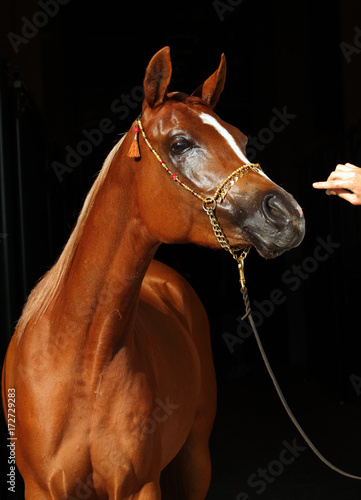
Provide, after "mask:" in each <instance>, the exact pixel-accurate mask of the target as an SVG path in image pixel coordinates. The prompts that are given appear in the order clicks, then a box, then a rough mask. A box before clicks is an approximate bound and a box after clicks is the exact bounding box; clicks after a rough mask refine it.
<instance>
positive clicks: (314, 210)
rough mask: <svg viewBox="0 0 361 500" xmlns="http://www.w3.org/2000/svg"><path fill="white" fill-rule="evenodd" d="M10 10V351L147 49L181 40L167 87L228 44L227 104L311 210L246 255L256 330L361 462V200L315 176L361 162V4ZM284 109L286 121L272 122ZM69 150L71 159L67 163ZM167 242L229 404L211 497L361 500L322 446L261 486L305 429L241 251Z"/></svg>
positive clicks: (223, 104) (132, 99)
mask: <svg viewBox="0 0 361 500" xmlns="http://www.w3.org/2000/svg"><path fill="white" fill-rule="evenodd" d="M1 9H2V11H3V12H2V15H1V20H0V23H1V24H0V29H1V32H0V37H1V40H0V50H1V52H0V56H1V57H2V60H1V95H0V104H1V128H0V133H1V138H0V140H1V157H0V162H1V182H2V184H1V196H2V199H1V209H2V214H1V224H2V226H1V228H0V255H1V276H0V279H1V337H0V342H1V357H3V355H4V353H5V349H6V346H7V344H8V341H9V338H10V336H11V333H12V330H13V326H14V323H15V321H16V318H17V317H18V315H19V313H20V311H21V307H22V304H23V302H24V300H25V297H26V295H27V294H28V293H29V291H30V290H31V288H32V287H33V286H34V284H35V282H36V281H37V279H38V278H39V277H40V276H41V275H42V274H43V273H44V272H45V270H46V269H47V268H48V267H49V266H51V264H52V263H53V262H54V260H55V259H56V257H57V255H58V254H59V252H60V251H61V248H62V246H63V245H64V243H65V241H66V240H67V238H68V236H69V234H70V230H71V228H72V226H73V224H74V223H75V220H76V216H77V214H78V212H79V209H80V207H81V204H82V202H83V200H84V197H85V195H86V193H87V191H88V190H89V188H90V186H91V184H92V182H93V181H94V178H95V175H96V173H97V172H98V171H99V169H100V167H101V164H102V161H103V160H104V158H105V156H106V154H107V152H108V151H109V150H110V148H111V147H112V145H113V144H114V142H115V141H116V140H117V138H118V137H119V133H121V132H124V131H126V130H128V128H129V126H130V124H131V123H132V121H133V120H134V118H135V117H136V116H137V114H138V111H139V109H140V102H141V84H142V80H143V76H144V70H145V67H146V65H147V63H148V61H149V59H150V58H151V56H152V55H153V54H154V53H155V52H156V51H157V50H159V49H160V48H161V47H163V46H165V45H169V46H170V48H171V55H172V62H173V79H172V82H171V90H182V91H185V92H189V93H190V92H192V91H193V90H194V89H195V88H196V87H197V86H198V85H199V84H200V83H201V82H202V81H203V80H204V79H205V78H207V77H208V76H209V75H210V74H211V73H212V72H213V71H214V70H215V69H216V68H217V66H218V64H219V58H220V55H221V53H222V52H225V54H226V57H227V66H228V74H227V82H226V87H225V90H224V93H223V95H222V98H221V100H220V102H219V105H218V106H217V112H218V114H219V115H220V116H221V117H222V118H223V119H225V120H226V121H229V122H231V123H232V124H234V125H236V126H237V127H238V128H240V129H241V130H242V131H243V132H244V133H245V134H247V135H248V136H249V151H248V152H249V157H250V159H252V160H253V159H254V160H256V161H258V162H259V163H261V165H262V166H263V168H264V170H265V171H266V172H267V174H268V175H269V176H270V177H271V178H272V179H273V180H275V181H276V182H277V183H279V184H281V185H282V186H283V187H285V189H287V190H288V191H290V192H292V193H293V194H294V195H295V197H296V198H297V199H298V201H299V202H300V204H301V206H302V207H303V210H304V212H305V216H306V221H307V232H306V237H305V239H304V241H303V243H302V244H301V246H300V247H299V248H297V249H295V250H293V251H291V252H289V253H288V254H286V255H284V256H282V257H280V258H278V259H276V260H274V261H263V260H262V259H261V258H260V257H259V256H258V255H257V254H256V252H252V253H251V255H250V256H249V257H248V258H247V261H246V277H247V284H248V287H249V292H250V297H251V303H252V304H253V309H254V310H255V311H256V313H258V315H257V318H258V322H259V324H260V332H261V335H262V338H263V339H264V342H265V347H266V350H267V352H268V354H269V357H270V360H271V362H272V364H273V366H274V369H275V371H276V373H277V375H278V376H279V378H280V381H281V384H282V385H283V387H284V390H285V393H286V395H287V397H288V398H289V399H290V401H291V404H292V406H293V408H294V409H295V411H296V413H298V415H299V416H300V420H301V421H302V422H303V423H304V424H305V427H306V428H307V430H309V432H310V434H311V435H312V437H313V438H314V439H315V441H316V442H317V443H318V444H319V445H320V447H322V448H323V449H325V451H326V452H327V453H328V454H329V455H330V457H331V459H332V460H333V461H335V462H337V464H338V465H340V466H343V467H348V468H349V469H351V472H354V473H357V472H359V473H360V474H361V459H360V453H361V444H360V431H359V417H360V416H361V412H360V407H359V396H360V393H361V389H360V387H359V385H360V380H361V379H360V377H361V363H360V355H359V352H360V350H359V333H360V332H359V314H358V312H359V302H360V297H361V295H360V291H359V286H358V285H359V283H360V278H361V264H360V259H359V254H360V250H361V227H360V225H361V219H360V208H359V207H353V206H351V205H349V204H348V203H347V202H345V201H343V200H340V199H335V198H334V197H326V196H325V194H324V193H321V192H318V191H317V192H316V191H315V190H313V188H312V186H311V184H312V182H313V181H315V180H322V179H324V178H326V177H327V175H328V173H329V172H330V171H331V170H332V169H333V168H334V167H335V166H336V164H337V163H339V162H341V163H345V162H346V161H350V162H353V163H355V164H358V165H360V166H361V148H360V145H361V126H360V124H361V122H360V118H361V98H360V88H361V34H360V33H361V7H360V5H359V2H357V1H351V0H347V1H342V0H339V1H336V0H332V1H329V2H311V1H305V0H304V1H300V0H296V1H294V2H287V1H284V0H276V1H274V2H261V1H257V0H243V1H240V0H228V1H227V0H224V1H221V0H219V1H213V2H212V1H208V2H205V1H203V2H202V1H200V2H197V3H195V2H188V1H185V2H182V3H181V4H172V5H165V4H161V3H159V2H153V3H150V2H149V3H139V2H138V3H136V2H133V3H128V4H120V3H116V2H111V1H106V0H105V1H103V2H102V3H101V4H100V3H92V4H90V3H89V2H84V1H83V0H79V1H76V0H69V1H67V2H65V1H64V0H63V1H62V2H60V1H58V2H56V1H55V0H53V1H49V2H46V0H45V2H41V1H40V2H34V1H30V2H29V1H27V2H25V0H23V1H18V2H16V3H15V2H12V1H10V0H7V1H5V2H3V4H2V7H1ZM44 12H45V14H44ZM277 115H278V116H279V115H282V116H283V125H284V126H283V127H280V126H278V127H277V128H275V126H274V124H275V120H274V119H273V118H274V117H275V116H277ZM104 120H107V121H104ZM105 123H106V124H107V126H105ZM279 123H280V120H279V121H278V122H277V124H279ZM95 130H97V131H98V133H95V132H94V131H95ZM99 130H101V132H102V133H101V134H100V133H99ZM90 136H91V137H93V142H94V143H93V144H91V141H89V137H90ZM95 137H96V139H95ZM86 140H87V141H88V146H86V145H85V142H84V141H86ZM80 144H83V147H82V148H81V147H80ZM89 144H90V145H89ZM77 148H78V155H75V154H74V153H73V151H74V150H77ZM79 148H80V150H81V153H80V154H79ZM69 153H70V156H68V163H69V162H70V163H69V164H71V167H72V168H71V169H69V168H67V170H68V171H63V170H61V167H59V165H60V164H62V165H66V159H67V155H69ZM54 162H57V163H54ZM54 165H55V167H54ZM56 165H57V166H56ZM67 167H69V165H67ZM157 258H159V259H161V260H163V261H164V262H167V263H169V264H170V265H171V266H173V267H175V268H176V269H177V270H178V271H180V272H181V273H182V274H183V275H184V276H186V277H187V279H188V280H189V281H190V282H191V284H192V285H193V286H194V288H195V289H196V291H197V292H198V294H199V295H200V296H201V298H202V300H203V302H204V304H205V306H206V309H207V311H208V314H209V317H210V322H211V329H212V343H213V350H214V357H215V363H216V369H217V377H218V385H219V411H218V416H217V420H216V424H215V429H214V433H213V437H212V441H211V449H212V457H213V464H214V472H213V482H212V486H211V490H210V493H209V498H211V499H216V498H217V499H218V498H222V499H223V498H225V499H226V498H227V499H228V498H229V499H236V500H243V499H246V498H247V496H248V498H257V497H258V496H259V495H262V498H264V499H267V498H269V499H273V498H275V499H276V498H290V499H291V498H292V499H303V498H318V499H323V498H325V499H326V498H327V499H330V498H338V499H339V498H343V499H348V498H349V499H355V500H356V498H359V495H360V492H361V487H360V486H359V485H358V483H356V482H352V481H350V480H347V479H343V478H339V477H337V476H336V475H335V474H334V473H332V472H328V471H327V470H325V468H324V466H322V465H320V464H319V463H318V462H317V460H316V459H315V458H313V456H312V455H311V452H310V451H307V452H305V453H303V452H302V453H301V454H300V457H299V458H298V457H297V460H295V463H294V464H292V465H289V466H286V465H284V464H282V467H283V469H282V471H281V473H280V470H277V472H276V469H272V467H271V469H272V471H273V472H274V474H273V475H272V473H269V474H270V480H269V481H267V480H264V481H265V484H266V486H267V487H266V488H265V490H264V491H260V490H261V489H262V488H261V487H260V488H256V487H255V486H254V484H253V483H252V481H251V480H250V479H249V478H250V477H251V476H252V474H254V473H256V474H258V470H259V468H262V467H264V468H267V467H268V466H269V464H271V463H272V461H275V460H276V459H278V457H279V455H280V451H281V450H282V449H283V448H284V446H285V445H284V442H285V441H287V442H288V443H292V441H293V440H294V439H296V438H297V443H298V444H299V445H300V446H301V443H302V445H303V442H302V439H301V438H300V437H297V433H296V431H295V430H294V429H293V427H292V426H291V424H289V423H288V421H287V418H286V417H285V415H284V412H283V410H282V409H281V408H280V406H279V404H278V402H277V399H276V397H275V395H274V393H273V390H272V388H271V386H270V383H269V381H268V379H267V375H266V374H265V370H264V368H263V366H262V363H261V361H260V357H259V354H258V353H257V350H256V347H255V344H254V340H253V339H252V338H247V339H243V340H244V341H242V338H241V337H240V335H242V330H241V326H240V323H239V320H238V318H239V316H240V315H242V314H243V306H242V304H241V299H240V295H239V292H238V285H237V271H236V269H235V265H234V262H232V259H231V258H228V256H227V255H226V254H223V253H222V252H213V251H209V250H207V249H202V248H198V247H193V246H174V247H166V246H163V247H161V249H160V250H159V252H158V254H157ZM276 290H279V292H277V291H276ZM276 297H282V300H277V299H276ZM243 335H244V336H245V337H248V335H247V332H246V334H245V333H244V331H243ZM7 457H8V449H7V447H6V437H5V428H4V440H3V441H2V446H1V451H0V460H1V478H0V484H1V487H2V490H1V493H2V495H1V498H3V495H4V498H7V497H6V494H8V496H9V498H15V496H17V497H18V498H22V492H21V480H20V478H17V493H16V494H15V496H14V494H13V493H10V492H8V491H7V485H6V484H5V483H6V471H7V468H8V466H7ZM3 464H4V465H3ZM4 471H5V472H4ZM333 495H334V496H333Z"/></svg>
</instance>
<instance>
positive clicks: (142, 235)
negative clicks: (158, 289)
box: [53, 141, 159, 350]
mask: <svg viewBox="0 0 361 500" xmlns="http://www.w3.org/2000/svg"><path fill="white" fill-rule="evenodd" d="M125 142H126V141H125ZM124 150H125V151H126V147H122V148H121V150H120V151H119V153H118V154H117V156H116V159H115V160H113V162H112V165H111V167H110V169H109V172H108V174H107V177H106V178H105V180H104V182H103V184H102V186H101V188H100V189H99V192H98V193H97V196H96V199H95V201H94V204H93V206H92V208H91V210H90V212H89V215H88V217H87V220H86V223H85V225H84V228H83V232H82V236H81V239H80V241H79V245H78V247H77V249H76V252H75V255H74V259H73V262H72V264H71V268H70V270H69V274H68V277H67V279H66V280H65V283H64V287H63V289H62V292H61V296H60V297H59V298H58V300H57V303H56V308H54V309H53V313H55V315H56V318H57V320H59V322H60V323H61V322H64V321H66V323H67V324H66V325H63V326H64V327H65V328H67V329H69V328H70V330H71V329H72V328H73V329H74V328H75V329H76V336H77V337H78V338H79V339H82V342H84V341H86V343H87V344H88V345H90V346H92V349H95V350H96V346H97V345H98V344H99V343H101V344H102V349H103V347H104V345H105V344H106V345H108V346H109V348H110V349H112V348H114V346H115V344H119V343H124V342H131V336H132V332H133V326H134V320H135V314H136V310H137V305H138V299H139V293H140V288H141V284H142V280H143V278H144V275H145V273H146V271H147V268H148V266H149V264H150V262H151V260H152V258H153V256H154V253H155V250H156V248H157V246H158V244H159V243H158V242H156V241H155V240H154V239H152V238H151V237H150V235H149V233H148V232H147V230H146V228H145V225H144V224H143V223H142V220H141V217H140V215H139V214H138V210H137V204H136V196H134V195H133V196H132V184H131V183H132V178H131V177H132V175H133V174H132V170H134V166H133V165H132V164H131V162H133V161H134V160H131V159H129V158H127V157H126V156H125V154H122V151H124ZM131 167H133V169H132V168H131ZM57 324H58V321H57ZM69 325H70V326H69ZM104 339H106V341H105V340H104Z"/></svg>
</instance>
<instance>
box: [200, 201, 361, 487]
mask: <svg viewBox="0 0 361 500" xmlns="http://www.w3.org/2000/svg"><path fill="white" fill-rule="evenodd" d="M215 205H216V204H212V205H207V203H205V202H203V208H204V210H205V211H206V213H207V215H208V217H209V220H210V222H211V225H212V229H213V231H214V234H215V236H216V238H217V240H218V242H219V244H220V245H221V247H222V248H224V249H225V250H227V251H228V252H229V253H230V254H231V255H232V257H233V258H234V259H235V260H236V261H237V263H238V271H239V282H240V285H241V292H242V296H243V301H244V305H245V308H246V313H245V314H244V316H243V317H242V320H244V319H245V318H248V321H249V323H250V325H251V327H252V330H253V334H254V336H255V339H256V341H257V345H258V348H259V351H260V353H261V356H262V359H263V361H264V364H265V365H266V368H267V371H268V373H269V376H270V377H271V380H272V383H273V385H274V387H275V389H276V392H277V394H278V397H279V398H280V400H281V403H282V405H283V407H284V409H285V410H286V412H287V414H288V416H289V417H290V419H291V421H292V422H293V424H294V425H295V427H296V429H297V430H298V432H299V433H300V434H301V436H302V437H303V439H304V440H305V441H306V443H307V444H308V446H309V447H310V448H311V450H312V451H313V452H314V454H315V455H316V456H317V457H318V458H319V459H320V460H321V461H322V462H323V463H324V464H325V465H327V466H328V467H329V468H330V469H332V470H333V471H335V472H338V473H339V474H341V475H342V476H346V477H349V478H351V479H358V480H361V477H360V476H355V475H353V474H349V473H348V472H345V471H344V470H342V469H340V468H339V467H336V466H335V465H333V464H332V463H331V462H330V461H329V460H327V458H325V457H324V456H323V455H322V453H321V452H320V451H319V450H318V449H317V448H316V446H315V445H314V444H313V442H312V441H311V440H310V438H309V437H308V436H307V434H306V433H305V431H304V430H303V428H302V427H301V424H300V423H299V422H298V420H297V419H296V417H295V416H294V414H293V412H292V410H291V408H290V407H289V405H288V403H287V401H286V399H285V397H284V395H283V392H282V390H281V388H280V386H279V384H278V382H277V379H276V376H275V374H274V373H273V370H272V368H271V365H270V363H269V361H268V358H267V355H266V353H265V350H264V348H263V345H262V342H261V339H260V337H259V334H258V331H257V328H256V325H255V324H254V321H253V317H252V311H251V306H250V301H249V297H248V290H247V288H246V279H245V274H244V260H245V258H246V257H247V255H248V253H249V250H250V247H247V248H245V249H244V250H243V251H242V253H241V254H240V255H237V253H236V251H235V250H234V249H232V248H231V246H230V244H229V242H228V240H227V238H226V236H225V234H224V232H223V229H222V228H221V225H220V223H219V221H218V219H217V217H216V214H215Z"/></svg>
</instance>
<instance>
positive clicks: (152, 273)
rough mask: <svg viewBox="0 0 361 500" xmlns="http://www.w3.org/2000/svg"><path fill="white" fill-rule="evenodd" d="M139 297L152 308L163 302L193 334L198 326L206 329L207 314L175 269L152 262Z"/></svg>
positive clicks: (205, 331) (205, 330)
mask: <svg viewBox="0 0 361 500" xmlns="http://www.w3.org/2000/svg"><path fill="white" fill-rule="evenodd" d="M140 300H141V301H142V300H143V301H145V302H147V303H148V304H150V305H153V306H154V307H158V306H159V304H160V303H162V304H163V305H165V306H166V307H167V308H168V309H171V310H172V311H173V312H174V313H175V314H177V315H178V317H179V318H180V319H181V320H182V321H183V322H184V323H185V324H186V325H187V327H188V329H189V331H191V332H193V333H196V332H195V330H196V331H198V330H199V327H201V330H202V331H203V332H204V333H208V331H209V324H208V317H207V314H206V312H205V309H204V307H203V304H202V302H201V300H200V299H199V297H198V295H197V294H196V292H195V291H194V289H193V288H192V286H191V285H190V284H189V283H188V281H187V280H186V279H185V278H183V277H182V276H181V275H180V274H179V273H178V272H177V271H175V270H174V269H172V268H171V267H169V266H167V265H166V264H163V263H162V262H159V261H157V260H153V261H152V262H151V265H150V266H149V269H148V271H147V273H146V275H145V278H144V280H143V285H142V290H141V294H140Z"/></svg>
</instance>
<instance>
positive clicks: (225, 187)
mask: <svg viewBox="0 0 361 500" xmlns="http://www.w3.org/2000/svg"><path fill="white" fill-rule="evenodd" d="M137 124H138V128H139V130H140V132H141V133H142V136H143V139H144V141H145V143H146V144H147V146H148V147H149V149H150V150H151V152H152V153H153V154H154V156H155V157H156V158H157V160H158V162H159V164H160V165H161V166H162V167H163V168H164V170H165V171H166V172H167V174H169V175H170V177H171V179H172V180H173V181H175V182H177V183H178V184H179V185H180V186H182V187H183V188H184V189H186V190H187V191H188V192H190V193H191V194H192V195H193V196H195V197H196V198H198V199H199V200H200V201H201V202H202V207H203V209H204V210H205V212H206V213H207V215H208V217H209V220H210V223H211V226H212V229H213V232H214V235H215V237H216V238H217V241H218V243H219V244H220V246H221V247H222V248H223V249H224V250H226V251H227V252H229V253H230V254H231V255H232V257H233V258H234V259H235V260H236V261H237V264H238V271H239V282H240V284H241V291H242V293H245V292H246V280H245V275H244V259H245V258H246V257H247V255H248V252H249V251H250V248H251V247H246V248H243V249H242V252H241V254H240V255H238V254H237V252H238V251H240V249H235V248H232V247H231V245H230V243H229V241H228V239H227V237H226V235H225V234H224V231H223V229H222V227H221V225H220V223H219V220H218V218H217V216H216V214H215V210H216V208H217V201H220V202H222V201H223V200H224V198H225V197H226V195H227V193H228V191H229V190H230V189H231V187H232V186H233V184H234V183H235V182H237V181H238V180H239V179H241V178H242V177H243V176H244V175H246V174H248V172H249V170H250V169H251V170H253V171H254V172H257V173H258V172H261V171H262V169H261V167H260V165H259V164H258V163H247V164H245V165H242V166H241V167H239V168H237V169H236V170H235V171H234V172H232V173H231V174H230V175H229V176H228V177H227V178H226V179H224V181H222V182H221V184H220V185H219V187H218V188H217V189H216V191H215V193H214V195H213V196H207V197H205V196H202V195H201V194H199V193H197V191H195V190H194V189H192V188H191V187H189V186H188V185H187V184H186V183H185V182H184V181H183V180H181V179H180V178H179V176H178V175H177V174H175V173H174V172H172V171H171V170H170V168H168V167H167V165H166V163H165V162H164V161H163V160H162V158H161V157H160V156H159V154H158V153H157V152H156V150H155V149H154V148H153V146H152V145H151V143H150V142H149V141H148V138H147V136H146V135H145V132H144V129H143V125H142V122H141V120H140V118H138V119H137ZM248 302H249V301H248ZM248 312H249V311H246V315H245V316H247V314H248Z"/></svg>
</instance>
